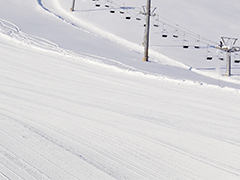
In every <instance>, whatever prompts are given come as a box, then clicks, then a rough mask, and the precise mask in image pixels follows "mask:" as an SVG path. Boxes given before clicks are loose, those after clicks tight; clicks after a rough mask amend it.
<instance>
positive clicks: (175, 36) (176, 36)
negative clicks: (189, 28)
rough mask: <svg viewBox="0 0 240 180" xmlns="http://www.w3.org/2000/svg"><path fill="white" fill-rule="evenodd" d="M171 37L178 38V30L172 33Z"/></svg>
mask: <svg viewBox="0 0 240 180" xmlns="http://www.w3.org/2000/svg"><path fill="white" fill-rule="evenodd" d="M173 37H174V38H178V30H175V31H173Z"/></svg>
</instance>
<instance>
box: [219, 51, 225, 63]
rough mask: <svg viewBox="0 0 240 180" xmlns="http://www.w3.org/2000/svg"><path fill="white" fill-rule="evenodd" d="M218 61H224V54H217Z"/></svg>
mask: <svg viewBox="0 0 240 180" xmlns="http://www.w3.org/2000/svg"><path fill="white" fill-rule="evenodd" d="M218 59H219V60H221V61H223V60H224V53H223V52H222V51H221V52H220V53H218Z"/></svg>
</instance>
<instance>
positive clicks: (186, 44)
mask: <svg viewBox="0 0 240 180" xmlns="http://www.w3.org/2000/svg"><path fill="white" fill-rule="evenodd" d="M183 48H184V49H188V48H189V43H188V41H187V40H186V39H185V34H184V36H183Z"/></svg>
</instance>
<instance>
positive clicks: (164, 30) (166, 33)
mask: <svg viewBox="0 0 240 180" xmlns="http://www.w3.org/2000/svg"><path fill="white" fill-rule="evenodd" d="M164 26H165V24H163V31H162V37H163V38H167V37H168V32H167V30H166V29H165V27H164Z"/></svg>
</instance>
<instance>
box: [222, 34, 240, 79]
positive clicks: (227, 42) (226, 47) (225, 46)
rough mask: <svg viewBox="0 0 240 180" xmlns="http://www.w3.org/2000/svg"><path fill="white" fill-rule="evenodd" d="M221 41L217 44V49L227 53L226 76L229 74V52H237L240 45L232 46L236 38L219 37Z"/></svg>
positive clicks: (239, 49)
mask: <svg viewBox="0 0 240 180" xmlns="http://www.w3.org/2000/svg"><path fill="white" fill-rule="evenodd" d="M221 39H222V41H221V44H220V45H219V46H217V48H218V49H220V50H222V51H225V52H226V54H227V67H226V68H227V71H226V76H231V63H232V61H231V57H232V55H231V53H235V52H239V51H240V47H237V46H234V45H235V44H236V42H237V40H238V39H237V38H230V37H221Z"/></svg>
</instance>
